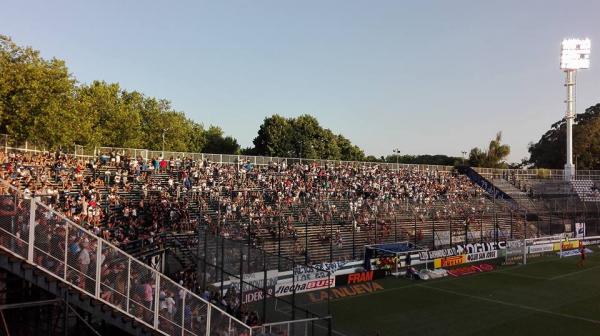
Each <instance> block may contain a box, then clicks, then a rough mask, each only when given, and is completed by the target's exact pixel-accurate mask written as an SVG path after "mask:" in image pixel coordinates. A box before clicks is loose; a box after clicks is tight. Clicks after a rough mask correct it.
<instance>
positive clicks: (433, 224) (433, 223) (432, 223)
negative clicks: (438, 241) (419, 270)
mask: <svg viewBox="0 0 600 336" xmlns="http://www.w3.org/2000/svg"><path fill="white" fill-rule="evenodd" d="M431 244H433V249H434V250H435V219H434V218H433V216H431Z"/></svg>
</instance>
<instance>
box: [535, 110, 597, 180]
mask: <svg viewBox="0 0 600 336" xmlns="http://www.w3.org/2000/svg"><path fill="white" fill-rule="evenodd" d="M566 132H567V130H566V119H565V118H563V119H561V120H559V121H557V122H555V123H554V124H552V126H550V129H549V130H548V131H547V132H546V133H544V135H542V137H541V138H540V140H539V141H538V142H537V143H532V144H530V145H529V154H530V157H529V163H530V164H533V165H534V166H535V167H540V168H550V169H562V168H564V165H565V157H566ZM573 155H574V156H575V157H576V160H577V169H600V104H596V105H594V106H591V107H589V108H587V109H586V110H585V112H584V113H581V114H578V115H577V116H576V117H575V125H573Z"/></svg>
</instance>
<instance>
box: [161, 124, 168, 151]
mask: <svg viewBox="0 0 600 336" xmlns="http://www.w3.org/2000/svg"><path fill="white" fill-rule="evenodd" d="M168 130H169V129H168V128H163V130H162V157H163V159H164V158H165V133H166V132H167V131H168Z"/></svg>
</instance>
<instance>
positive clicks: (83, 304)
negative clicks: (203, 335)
mask: <svg viewBox="0 0 600 336" xmlns="http://www.w3.org/2000/svg"><path fill="white" fill-rule="evenodd" d="M0 268H2V269H3V270H4V271H6V272H9V273H10V274H12V275H15V276H17V277H19V278H21V279H23V280H25V281H26V282H27V283H30V284H31V285H34V286H36V287H38V288H40V289H42V290H44V291H46V292H48V293H50V294H52V295H53V296H54V297H56V298H58V299H60V300H64V301H65V302H67V303H69V304H71V305H73V306H75V307H77V308H79V309H80V310H81V311H84V312H86V313H88V314H90V315H91V316H93V317H94V318H95V319H99V320H102V321H104V322H105V323H108V324H110V325H112V326H114V327H116V328H118V329H119V330H120V331H121V332H122V333H126V334H130V335H155V331H153V330H152V329H150V328H149V327H147V326H145V325H144V324H141V323H139V322H137V321H136V320H135V319H133V318H131V317H128V316H126V315H123V314H121V313H119V312H118V311H116V310H115V309H113V308H112V307H110V306H108V305H106V304H104V303H102V302H100V301H98V300H96V299H95V298H93V297H91V296H88V295H85V294H83V293H82V292H80V291H78V290H75V289H73V288H72V287H71V286H69V285H67V284H66V283H63V282H61V281H59V280H57V279H55V278H53V277H50V276H47V275H46V273H45V272H43V271H40V270H38V269H37V268H36V267H35V266H34V265H31V264H28V263H27V262H24V261H23V260H21V259H19V258H16V257H14V256H12V255H10V254H8V253H6V252H4V251H3V250H0ZM8 289H9V290H10V288H8Z"/></svg>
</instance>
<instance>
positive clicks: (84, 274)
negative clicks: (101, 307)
mask: <svg viewBox="0 0 600 336" xmlns="http://www.w3.org/2000/svg"><path fill="white" fill-rule="evenodd" d="M0 191H2V192H0V248H1V249H2V250H4V251H6V252H8V253H10V254H12V255H14V256H16V257H18V258H20V259H22V260H23V261H25V262H27V263H29V264H32V265H35V266H36V267H37V268H39V269H40V270H43V271H44V272H45V273H46V274H48V275H50V276H52V277H54V278H56V279H58V280H60V281H62V282H64V283H67V284H68V285H70V286H71V287H72V288H73V289H75V290H77V291H79V292H81V293H85V294H87V295H89V296H91V297H93V298H95V299H97V300H99V301H101V302H103V303H105V304H107V305H109V306H111V307H112V308H114V309H115V310H117V311H119V312H121V313H123V314H125V315H127V316H129V317H131V318H133V319H135V320H136V321H138V322H140V323H142V324H143V325H145V326H147V327H149V328H152V329H154V330H156V331H157V332H159V333H161V334H164V335H206V336H210V335H215V334H219V335H220V334H222V333H226V334H227V335H239V336H246V335H252V330H251V328H250V327H249V326H247V325H246V324H244V323H243V322H241V321H239V320H237V319H236V318H235V317H233V316H231V315H229V314H228V313H226V312H225V311H223V310H222V309H220V308H219V307H217V306H215V305H213V304H211V303H209V302H207V301H206V300H204V299H202V298H200V297H199V296H197V295H196V294H194V293H192V292H191V291H189V290H187V289H186V288H184V287H182V286H180V285H179V284H177V283H175V282H173V281H172V280H171V279H169V278H168V277H166V276H165V275H163V274H161V273H159V272H158V271H156V270H154V269H152V268H151V267H149V266H147V265H145V264H143V263H141V262H140V261H138V260H137V259H135V258H133V257H132V256H130V255H128V254H127V253H125V252H123V251H122V250H120V249H119V248H117V247H115V246H114V245H112V244H110V243H109V242H108V241H106V240H104V239H101V238H99V237H97V236H95V235H94V234H92V233H91V232H89V231H88V230H86V229H84V228H83V227H81V226H79V225H77V224H75V223H73V222H71V221H70V220H69V219H67V218H66V217H65V216H63V215H62V214H60V213H58V212H56V211H54V210H53V209H52V208H50V207H49V206H47V205H45V204H43V203H42V202H40V201H39V200H37V199H31V198H28V197H25V195H23V194H22V193H20V192H19V191H18V190H16V189H15V188H14V187H12V186H10V185H9V184H8V183H6V182H5V181H3V180H0Z"/></svg>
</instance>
